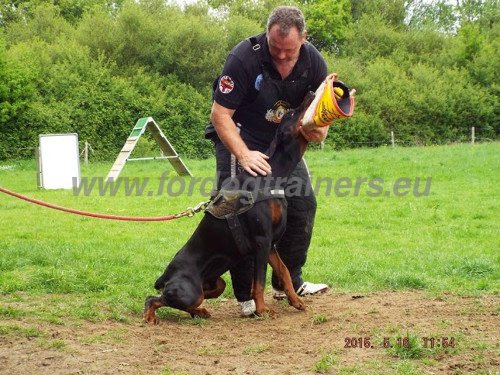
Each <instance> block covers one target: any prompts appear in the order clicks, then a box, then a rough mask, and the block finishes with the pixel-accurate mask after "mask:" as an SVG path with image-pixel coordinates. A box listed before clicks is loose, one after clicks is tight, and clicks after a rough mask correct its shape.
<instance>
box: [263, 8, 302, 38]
mask: <svg viewBox="0 0 500 375" xmlns="http://www.w3.org/2000/svg"><path fill="white" fill-rule="evenodd" d="M274 25H278V26H279V33H280V34H281V35H282V36H286V35H288V33H289V32H290V29H291V28H292V27H294V26H295V27H296V28H297V30H299V34H300V35H304V33H305V31H306V21H305V19H304V14H303V13H302V11H301V10H300V9H299V8H297V7H292V6H279V7H276V8H275V9H274V10H273V11H272V13H271V15H270V16H269V18H268V19H267V31H269V30H271V27H273V26H274Z"/></svg>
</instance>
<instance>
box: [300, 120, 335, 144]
mask: <svg viewBox="0 0 500 375" xmlns="http://www.w3.org/2000/svg"><path fill="white" fill-rule="evenodd" d="M328 128H329V126H323V127H319V126H316V127H308V128H304V127H303V126H302V124H301V125H300V126H299V131H300V132H301V133H302V135H303V136H304V138H305V139H306V140H307V141H308V142H313V143H321V142H323V141H324V140H325V138H326V135H327V134H328Z"/></svg>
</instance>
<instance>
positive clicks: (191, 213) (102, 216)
mask: <svg viewBox="0 0 500 375" xmlns="http://www.w3.org/2000/svg"><path fill="white" fill-rule="evenodd" d="M0 192H2V193H4V194H7V195H10V196H13V197H15V198H19V199H22V200H24V201H26V202H30V203H33V204H37V205H39V206H43V207H47V208H51V209H53V210H58V211H63V212H68V213H71V214H75V215H81V216H89V217H93V218H98V219H108V220H122V221H168V220H173V219H178V218H180V217H184V216H188V217H191V216H194V214H196V213H198V212H200V211H203V210H205V209H206V208H207V206H208V204H209V202H210V201H207V202H200V203H198V204H197V205H196V206H195V207H189V208H188V209H187V210H185V211H182V212H180V213H178V214H174V215H167V216H156V217H141V216H139V217H131V216H120V215H106V214H100V213H95V212H87V211H80V210H75V209H73V208H67V207H62V206H58V205H56V204H52V203H47V202H44V201H41V200H38V199H34V198H30V197H27V196H25V195H22V194H19V193H16V192H13V191H10V190H7V189H5V188H3V187H1V186H0Z"/></svg>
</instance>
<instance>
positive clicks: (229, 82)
mask: <svg viewBox="0 0 500 375" xmlns="http://www.w3.org/2000/svg"><path fill="white" fill-rule="evenodd" d="M233 89H234V81H233V79H232V78H231V77H229V76H222V77H221V79H220V80H219V90H220V92H221V93H223V94H229V93H230V92H231V91H233Z"/></svg>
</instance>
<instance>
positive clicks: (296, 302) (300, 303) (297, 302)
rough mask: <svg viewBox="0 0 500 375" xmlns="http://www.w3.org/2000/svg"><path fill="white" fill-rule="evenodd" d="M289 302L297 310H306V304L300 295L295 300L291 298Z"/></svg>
mask: <svg viewBox="0 0 500 375" xmlns="http://www.w3.org/2000/svg"><path fill="white" fill-rule="evenodd" d="M288 303H289V304H290V305H291V306H293V307H295V308H296V309H297V310H305V309H306V304H305V303H304V301H302V300H301V299H300V298H299V297H297V299H295V300H291V299H289V300H288Z"/></svg>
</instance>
